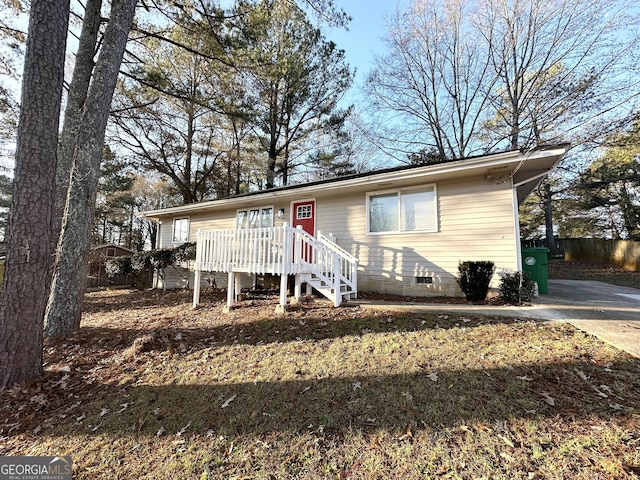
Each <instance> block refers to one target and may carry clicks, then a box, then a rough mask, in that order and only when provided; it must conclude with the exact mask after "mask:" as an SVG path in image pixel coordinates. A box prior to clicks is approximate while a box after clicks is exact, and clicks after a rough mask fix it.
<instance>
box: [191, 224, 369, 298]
mask: <svg viewBox="0 0 640 480" xmlns="http://www.w3.org/2000/svg"><path fill="white" fill-rule="evenodd" d="M196 245H197V247H196V261H195V287H194V292H193V306H194V308H196V307H197V306H198V303H199V300H200V278H201V272H203V271H205V272H224V273H228V283H227V307H228V308H232V307H233V303H234V301H235V299H236V297H237V295H238V294H239V293H240V288H239V281H238V276H237V274H239V273H252V274H265V273H270V274H274V275H280V277H281V278H280V309H282V310H284V309H285V308H286V304H287V278H288V276H289V275H293V276H294V277H295V291H294V294H293V295H294V297H295V298H297V299H299V298H300V296H301V292H302V284H303V283H307V284H308V285H311V286H312V287H313V288H315V289H316V290H317V291H318V292H320V293H322V295H324V296H325V297H327V298H329V299H330V300H331V301H332V302H333V304H334V305H335V306H340V305H341V304H342V302H343V301H344V300H345V299H348V298H354V297H355V295H356V294H357V290H358V285H357V282H358V275H357V268H358V261H357V259H356V258H355V257H353V256H352V255H351V254H349V253H348V252H347V251H345V250H344V249H342V248H340V247H339V246H338V245H337V244H336V243H335V241H333V239H332V238H331V236H324V235H322V233H321V232H318V235H317V236H315V237H314V236H312V235H310V234H309V233H307V232H305V231H304V230H303V229H302V228H300V227H298V228H293V227H290V226H289V225H288V224H286V223H285V224H284V225H283V226H282V227H271V228H253V229H239V230H211V231H199V232H198V234H197V243H196Z"/></svg>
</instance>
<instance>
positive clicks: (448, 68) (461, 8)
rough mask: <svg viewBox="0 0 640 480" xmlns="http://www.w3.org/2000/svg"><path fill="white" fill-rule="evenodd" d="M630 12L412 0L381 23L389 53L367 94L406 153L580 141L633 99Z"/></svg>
mask: <svg viewBox="0 0 640 480" xmlns="http://www.w3.org/2000/svg"><path fill="white" fill-rule="evenodd" d="M632 6H633V4H632V2H630V1H627V0H621V1H616V0H554V1H547V0H478V1H475V2H469V1H468V0H452V1H448V2H445V1H443V0H441V1H439V2H435V3H434V2H426V1H425V0H414V1H413V2H412V3H411V5H410V7H409V8H408V9H407V10H402V11H400V12H399V13H398V14H397V15H396V16H395V17H393V18H392V20H391V21H390V23H389V29H388V32H387V37H386V38H387V43H388V45H389V52H388V53H387V54H386V55H385V56H383V57H380V58H378V59H377V61H376V67H375V69H374V70H373V72H372V73H371V75H370V77H369V82H368V86H369V89H370V92H371V93H372V94H373V95H372V96H373V97H374V98H375V99H376V101H377V103H378V105H380V106H381V107H383V108H385V109H386V110H387V111H388V112H392V113H393V114H395V115H396V116H397V117H396V118H395V121H393V120H392V122H391V123H393V124H395V125H397V126H398V128H397V129H396V130H400V131H401V133H402V134H403V135H402V136H406V135H407V134H409V135H410V140H409V141H405V142H404V147H405V148H407V149H413V151H416V150H423V149H425V148H426V149H427V150H428V149H430V148H435V149H436V151H437V153H438V154H440V155H441V156H447V157H460V156H465V155H467V154H469V153H472V152H474V151H477V150H482V151H496V150H502V149H515V148H523V147H528V146H531V145H535V144H536V143H540V142H543V141H546V142H549V141H552V142H558V141H560V140H571V141H572V142H573V143H581V142H584V141H586V140H591V139H593V137H594V136H595V135H600V134H602V133H606V131H607V130H606V129H605V130H604V131H603V129H602V126H603V125H604V124H605V123H612V119H615V118H616V117H617V118H618V119H619V118H626V117H627V116H628V115H629V113H630V112H631V111H632V110H633V107H634V105H635V102H636V101H637V99H638V95H639V94H640V89H639V88H638V87H639V86H640V80H639V78H640V77H639V76H638V75H637V73H638V72H637V68H638V64H637V62H636V61H635V58H634V53H635V52H636V50H637V45H638V36H637V35H636V33H635V29H637V28H638V25H639V22H638V17H637V16H634V15H635V14H634V13H633V12H634V11H635V10H634V9H632V8H631V7H632ZM613 123H615V122H613ZM405 140H406V139H405Z"/></svg>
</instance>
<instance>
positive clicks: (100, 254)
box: [87, 243, 136, 288]
mask: <svg viewBox="0 0 640 480" xmlns="http://www.w3.org/2000/svg"><path fill="white" fill-rule="evenodd" d="M135 253H136V252H134V251H133V250H131V249H129V248H126V247H123V246H120V245H115V244H113V243H106V244H103V245H95V246H93V247H91V251H90V252H89V272H88V274H87V288H97V287H117V286H127V285H134V284H135V280H136V278H135V275H114V276H113V277H109V275H107V270H106V263H107V260H109V259H110V258H115V257H125V256H126V257H132V256H133V255H134V254H135Z"/></svg>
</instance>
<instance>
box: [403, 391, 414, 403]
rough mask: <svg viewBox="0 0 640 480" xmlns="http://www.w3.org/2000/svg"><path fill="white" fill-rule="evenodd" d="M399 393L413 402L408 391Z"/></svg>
mask: <svg viewBox="0 0 640 480" xmlns="http://www.w3.org/2000/svg"><path fill="white" fill-rule="evenodd" d="M401 395H402V396H403V397H404V398H406V399H407V400H408V401H409V402H413V395H411V394H410V393H409V392H402V393H401Z"/></svg>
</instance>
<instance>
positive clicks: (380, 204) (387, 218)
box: [369, 193, 398, 233]
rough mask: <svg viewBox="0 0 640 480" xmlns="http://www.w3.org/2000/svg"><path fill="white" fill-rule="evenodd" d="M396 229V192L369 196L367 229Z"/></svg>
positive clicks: (384, 230)
mask: <svg viewBox="0 0 640 480" xmlns="http://www.w3.org/2000/svg"><path fill="white" fill-rule="evenodd" d="M397 230H398V194H397V193H389V194H384V195H372V196H371V197H369V231H370V232H372V233H376V232H395V231H397Z"/></svg>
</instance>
